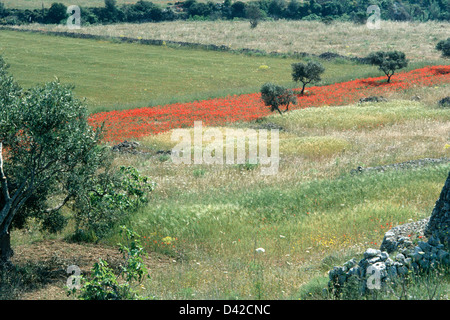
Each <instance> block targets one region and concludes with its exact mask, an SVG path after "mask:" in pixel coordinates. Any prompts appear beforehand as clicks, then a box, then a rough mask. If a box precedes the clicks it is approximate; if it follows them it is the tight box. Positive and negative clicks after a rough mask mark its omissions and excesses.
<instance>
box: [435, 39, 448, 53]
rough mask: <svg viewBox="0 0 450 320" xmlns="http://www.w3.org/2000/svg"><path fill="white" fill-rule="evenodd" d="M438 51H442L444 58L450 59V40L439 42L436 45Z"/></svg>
mask: <svg viewBox="0 0 450 320" xmlns="http://www.w3.org/2000/svg"><path fill="white" fill-rule="evenodd" d="M436 50H439V51H442V56H444V57H450V38H448V39H447V40H441V41H439V42H438V43H437V45H436Z"/></svg>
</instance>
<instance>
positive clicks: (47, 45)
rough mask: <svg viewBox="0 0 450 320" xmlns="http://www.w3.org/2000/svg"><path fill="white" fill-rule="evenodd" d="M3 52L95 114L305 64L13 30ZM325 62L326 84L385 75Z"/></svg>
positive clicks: (218, 89)
mask: <svg viewBox="0 0 450 320" xmlns="http://www.w3.org/2000/svg"><path fill="white" fill-rule="evenodd" d="M0 54H2V56H3V57H4V58H5V59H6V60H7V61H8V63H9V64H10V65H11V69H10V71H11V73H12V74H13V75H14V77H15V78H16V79H17V81H18V82H19V83H20V84H21V85H22V86H24V87H29V86H32V85H34V84H36V83H42V82H45V81H52V80H54V79H55V77H58V78H59V79H60V81H61V82H63V83H70V84H73V85H74V86H75V89H74V91H75V93H76V94H77V96H78V97H80V98H86V99H87V103H88V105H89V107H90V109H91V111H92V112H97V111H106V110H121V109H128V108H138V107H144V106H150V105H157V104H167V103H172V102H186V101H192V100H198V99H207V98H212V97H220V96H226V95H229V94H240V93H252V92H257V91H259V90H260V88H261V86H262V84H263V83H265V82H268V81H272V82H275V83H279V84H284V85H286V86H290V87H292V86H294V85H295V84H294V83H293V82H292V78H291V64H292V63H294V62H298V61H299V60H297V59H292V58H286V59H283V58H278V57H268V56H259V57H254V56H247V55H238V54H234V53H226V52H214V51H204V50H197V49H185V48H171V47H167V46H146V45H139V44H129V43H112V42H110V41H103V40H101V41H99V40H89V39H72V38H64V37H58V36H49V35H42V34H33V33H28V32H14V31H5V30H2V31H0ZM323 64H324V66H325V68H326V72H325V74H324V75H323V77H322V84H325V83H334V82H340V81H345V80H350V79H356V78H365V77H368V76H372V75H374V76H375V75H381V73H380V71H378V69H377V68H375V67H373V66H369V65H360V64H356V63H353V62H348V61H342V60H341V61H330V62H328V61H323ZM421 65H423V63H417V64H413V65H412V66H411V68H414V67H417V66H421ZM260 66H268V67H269V68H268V69H267V68H260ZM124 93H126V94H124Z"/></svg>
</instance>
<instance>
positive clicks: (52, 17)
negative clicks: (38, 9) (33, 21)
mask: <svg viewBox="0 0 450 320" xmlns="http://www.w3.org/2000/svg"><path fill="white" fill-rule="evenodd" d="M66 18H67V7H66V6H65V5H64V4H62V3H57V2H55V3H53V4H52V5H51V7H50V9H49V10H48V12H47V16H46V20H47V22H48V23H54V24H58V23H60V22H61V20H63V19H66Z"/></svg>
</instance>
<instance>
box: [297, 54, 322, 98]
mask: <svg viewBox="0 0 450 320" xmlns="http://www.w3.org/2000/svg"><path fill="white" fill-rule="evenodd" d="M324 71H325V68H324V67H323V66H322V64H321V63H320V62H314V61H310V62H308V63H307V64H304V63H301V62H299V63H293V64H292V79H293V80H294V81H295V82H301V83H302V84H303V86H302V91H301V92H300V94H302V95H303V94H304V92H305V87H306V85H307V84H309V83H312V82H318V81H320V80H321V78H320V76H321V74H322V73H323V72H324Z"/></svg>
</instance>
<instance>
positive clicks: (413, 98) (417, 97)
mask: <svg viewBox="0 0 450 320" xmlns="http://www.w3.org/2000/svg"><path fill="white" fill-rule="evenodd" d="M420 100H422V98H421V97H420V96H412V97H411V101H420Z"/></svg>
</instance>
